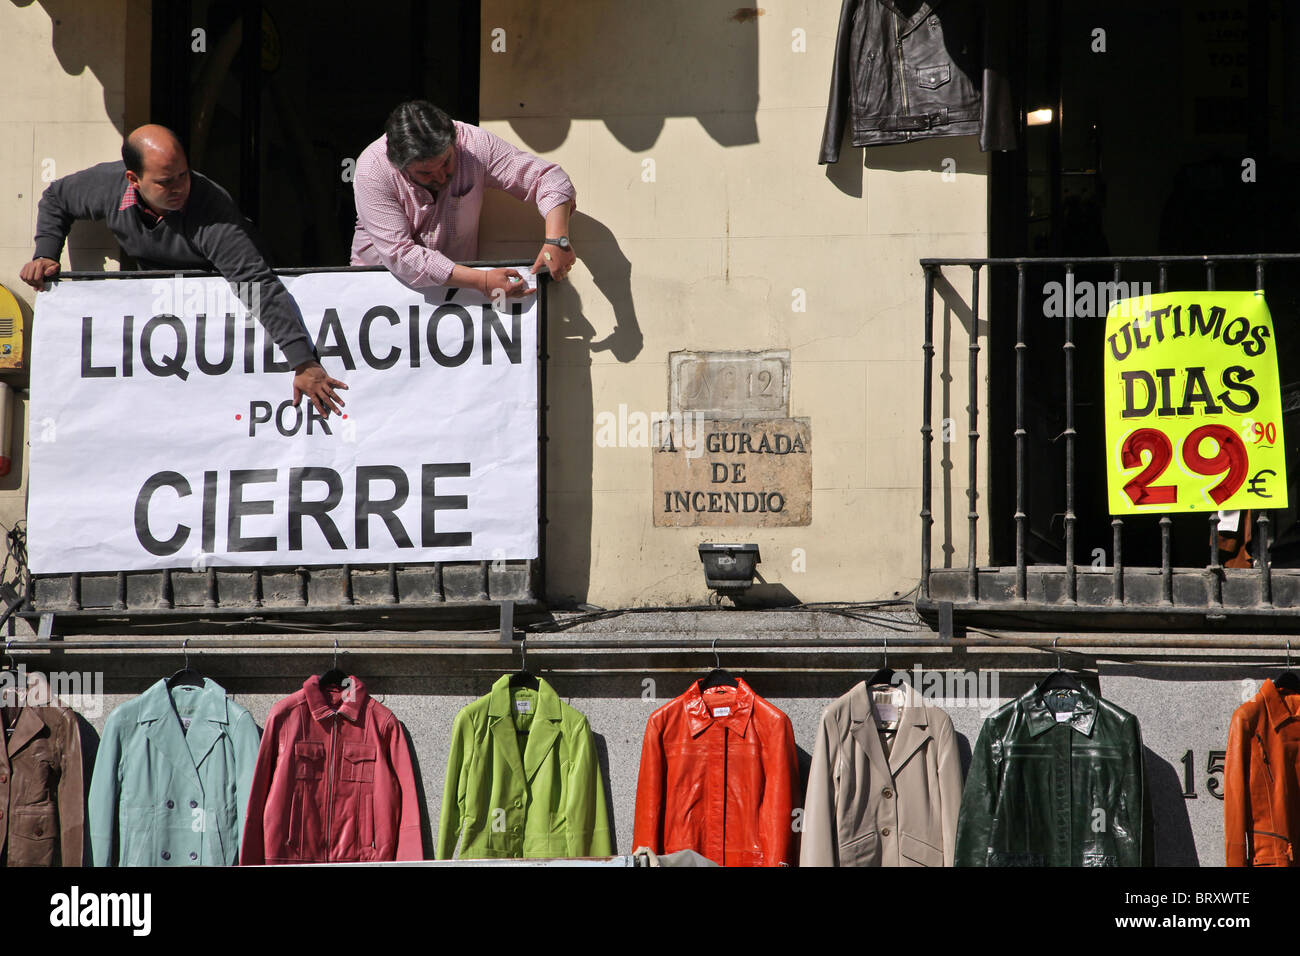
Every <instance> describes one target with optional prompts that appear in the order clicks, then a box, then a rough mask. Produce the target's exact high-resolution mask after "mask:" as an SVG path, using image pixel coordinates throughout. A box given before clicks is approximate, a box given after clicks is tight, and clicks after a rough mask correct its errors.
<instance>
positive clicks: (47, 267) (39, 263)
mask: <svg viewBox="0 0 1300 956" xmlns="http://www.w3.org/2000/svg"><path fill="white" fill-rule="evenodd" d="M58 271H59V264H58V263H57V262H55V261H54V260H53V259H45V258H41V259H33V260H32V261H31V262H29V263H27V265H25V266H23V267H22V268H21V269H19V270H18V278H20V279H22V280H23V281H24V282H26V283H27V284H28V285H29V286H31V287H32V288H33V289H35V290H36V291H37V292H40V291H41V290H42V289H44V288H45V280H46V279H48V278H50V277H51V276H53V275H55V274H56V273H57V272H58Z"/></svg>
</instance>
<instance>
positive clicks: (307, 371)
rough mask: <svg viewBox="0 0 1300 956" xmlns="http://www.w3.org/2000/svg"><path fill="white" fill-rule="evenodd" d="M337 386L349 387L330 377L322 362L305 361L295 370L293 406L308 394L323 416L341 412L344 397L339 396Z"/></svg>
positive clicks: (295, 406) (296, 405)
mask: <svg viewBox="0 0 1300 956" xmlns="http://www.w3.org/2000/svg"><path fill="white" fill-rule="evenodd" d="M336 388H347V386H346V385H344V384H343V383H342V382H340V381H339V380H338V379H337V378H330V376H329V374H328V373H326V371H325V369H323V368H322V367H321V364H320V362H317V361H316V360H315V359H313V360H312V361H310V362H303V363H302V364H301V365H299V366H298V367H297V368H296V369H294V370H293V407H294V408H297V407H298V403H299V402H301V401H302V397H303V396H304V395H306V396H307V397H308V398H310V399H311V403H312V404H313V405H315V406H316V411H318V412H320V414H321V417H322V418H329V417H330V412H335V413H339V412H340V411H341V410H342V408H343V404H344V402H343V399H341V398H339V396H338V393H336V392H335V391H334V389H336Z"/></svg>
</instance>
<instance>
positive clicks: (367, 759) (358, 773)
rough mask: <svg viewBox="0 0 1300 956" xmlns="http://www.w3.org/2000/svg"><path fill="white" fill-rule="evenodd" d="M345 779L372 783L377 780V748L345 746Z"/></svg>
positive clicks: (360, 745)
mask: <svg viewBox="0 0 1300 956" xmlns="http://www.w3.org/2000/svg"><path fill="white" fill-rule="evenodd" d="M343 779H344V780H348V781H351V782H352V783H370V782H371V781H372V780H374V779H375V748H374V747H367V746H365V745H363V744H344V745H343Z"/></svg>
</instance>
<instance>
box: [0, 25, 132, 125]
mask: <svg viewBox="0 0 1300 956" xmlns="http://www.w3.org/2000/svg"><path fill="white" fill-rule="evenodd" d="M34 2H39V4H40V6H41V8H42V9H44V10H45V12H46V14H47V15H48V16H49V18H50V23H51V26H52V43H51V48H52V49H53V50H54V55H55V56H56V57H57V58H58V60H59V66H61V67H62V68H63V72H65V73H67V74H68V75H69V76H80V75H81V74H82V73H84V72H85V71H86V69H87V68H89V69H90V72H91V73H92V74H94V76H95V78H96V79H97V80H99V82H100V85H101V86H102V87H103V88H104V118H105V119H107V120H109V121H110V122H111V123H112V124H113V125H114V126H116V127H117V131H118V132H119V133H122V134H124V135H125V133H126V129H125V126H124V123H125V120H124V115H125V103H124V102H123V101H122V96H123V93H122V54H123V51H122V49H121V48H120V47H115V46H112V45H108V44H105V43H104V38H105V36H106V35H109V34H111V33H112V32H114V31H116V30H118V29H121V28H120V27H119V26H118V24H119V23H120V22H121V19H122V17H123V15H124V13H125V12H126V7H127V2H120V3H94V4H90V3H86V2H85V0H10V3H12V4H13V5H14V6H15V7H30V6H31V5H32V4H33V3H34ZM128 2H129V0H128ZM137 28H138V27H137ZM128 29H129V27H128Z"/></svg>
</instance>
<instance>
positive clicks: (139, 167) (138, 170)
mask: <svg viewBox="0 0 1300 956" xmlns="http://www.w3.org/2000/svg"><path fill="white" fill-rule="evenodd" d="M122 162H124V163H126V168H127V169H129V170H131V172H133V173H135V174H136V175H137V176H143V175H144V154H143V153H141V152H140V150H139V149H138V148H136V145H135V144H134V143H132V142H131V140H130V139H129V138H128V139H124V140H122Z"/></svg>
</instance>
